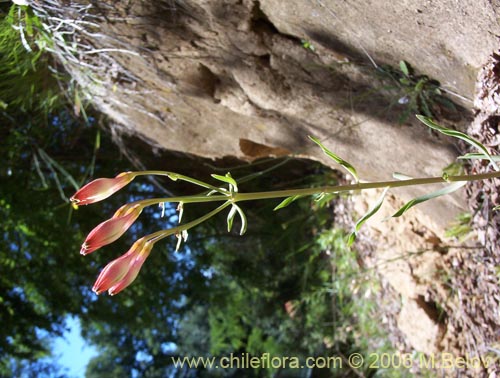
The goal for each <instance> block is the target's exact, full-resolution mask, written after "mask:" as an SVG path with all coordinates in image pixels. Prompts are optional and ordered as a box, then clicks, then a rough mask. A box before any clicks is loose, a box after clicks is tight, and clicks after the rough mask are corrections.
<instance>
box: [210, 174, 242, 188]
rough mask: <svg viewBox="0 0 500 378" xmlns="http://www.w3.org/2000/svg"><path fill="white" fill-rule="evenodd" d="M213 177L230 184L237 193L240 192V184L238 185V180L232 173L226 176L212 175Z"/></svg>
mask: <svg viewBox="0 0 500 378" xmlns="http://www.w3.org/2000/svg"><path fill="white" fill-rule="evenodd" d="M211 176H212V177H213V178H214V179H217V180H219V181H222V182H225V183H228V184H229V185H232V187H233V188H234V191H235V192H237V191H238V184H237V183H236V180H235V179H233V178H232V177H231V174H230V173H226V175H225V176H221V175H216V174H212V175H211Z"/></svg>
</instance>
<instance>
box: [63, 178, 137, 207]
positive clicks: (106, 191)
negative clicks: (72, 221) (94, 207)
mask: <svg viewBox="0 0 500 378" xmlns="http://www.w3.org/2000/svg"><path fill="white" fill-rule="evenodd" d="M135 175H136V174H135V173H133V172H124V173H120V174H119V175H118V176H116V177H115V178H112V179H110V178H100V179H97V180H94V181H91V182H89V183H88V184H87V185H85V186H84V187H82V188H81V189H80V190H79V191H77V192H76V193H75V194H74V195H73V197H71V198H70V200H71V202H73V203H74V204H76V205H89V204H91V203H94V202H99V201H102V200H103V199H105V198H108V197H109V196H111V195H112V194H114V193H116V192H117V191H119V190H120V189H121V188H123V187H124V186H125V185H127V184H128V183H129V182H130V181H132V180H133V179H134V177H135Z"/></svg>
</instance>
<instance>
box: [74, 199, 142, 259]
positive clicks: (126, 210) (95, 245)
mask: <svg viewBox="0 0 500 378" xmlns="http://www.w3.org/2000/svg"><path fill="white" fill-rule="evenodd" d="M141 212H142V206H140V205H134V206H133V207H130V206H129V205H124V206H122V207H121V208H120V209H118V211H117V212H116V213H115V215H113V218H111V219H108V220H107V221H105V222H102V223H101V224H99V225H98V226H96V227H95V228H94V229H93V230H92V231H90V233H89V234H88V236H87V238H86V239H85V242H84V243H83V244H82V248H81V250H80V253H81V254H82V255H88V254H89V253H91V252H94V251H95V250H97V249H99V248H101V247H103V246H105V245H108V244H111V243H113V242H114V241H115V240H117V239H118V238H119V237H120V236H122V235H123V234H124V233H125V231H127V230H128V229H129V228H130V226H131V225H132V224H133V223H134V222H135V221H136V219H137V217H139V215H140V214H141Z"/></svg>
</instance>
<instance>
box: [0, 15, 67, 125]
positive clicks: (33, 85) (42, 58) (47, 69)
mask: <svg viewBox="0 0 500 378" xmlns="http://www.w3.org/2000/svg"><path fill="white" fill-rule="evenodd" d="M0 17H2V15H1V13H0ZM40 30H41V24H40V21H39V20H38V18H37V17H36V16H35V15H33V13H32V10H31V9H30V8H28V7H18V6H14V5H13V6H12V7H11V9H10V12H9V14H8V15H7V16H5V15H4V17H3V18H2V19H1V20H0V77H1V78H2V80H1V81H0V100H1V103H2V109H3V111H8V112H12V111H15V112H19V111H21V112H25V113H28V112H29V113H31V115H32V116H33V118H35V117H41V118H42V120H43V122H44V123H45V124H48V123H49V122H50V120H49V114H50V113H52V112H54V111H56V110H57V109H58V108H60V106H61V103H63V102H65V101H66V100H65V99H62V98H61V95H60V90H59V87H58V84H57V80H58V79H61V78H57V77H54V75H53V73H52V72H53V68H51V64H52V62H51V61H50V56H49V55H47V54H44V51H43V49H42V48H41V47H40V46H43V45H45V44H46V43H41V42H40V41H42V40H44V41H47V39H46V37H44V36H43V34H41V33H40ZM42 120H37V122H40V121H42Z"/></svg>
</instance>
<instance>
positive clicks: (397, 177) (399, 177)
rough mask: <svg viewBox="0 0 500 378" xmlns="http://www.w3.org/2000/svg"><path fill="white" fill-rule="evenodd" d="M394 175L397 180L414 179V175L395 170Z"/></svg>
mask: <svg viewBox="0 0 500 378" xmlns="http://www.w3.org/2000/svg"><path fill="white" fill-rule="evenodd" d="M392 177H394V178H395V179H396V180H401V181H404V180H411V179H413V177H411V176H408V175H405V174H404V173H400V172H393V174H392Z"/></svg>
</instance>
